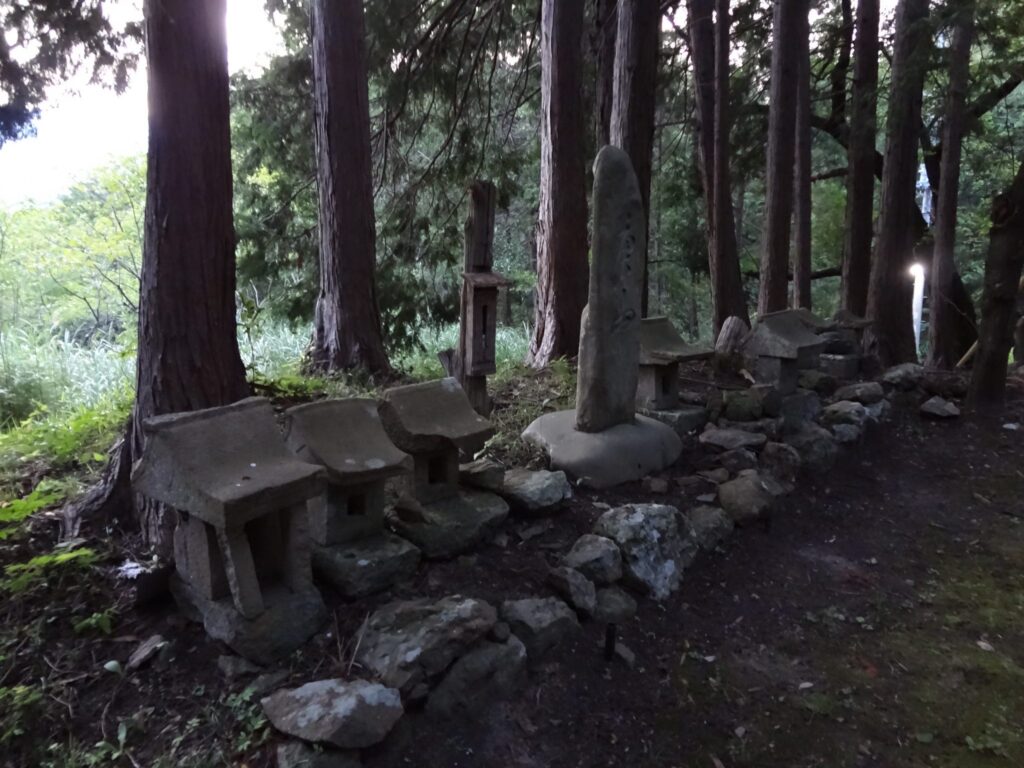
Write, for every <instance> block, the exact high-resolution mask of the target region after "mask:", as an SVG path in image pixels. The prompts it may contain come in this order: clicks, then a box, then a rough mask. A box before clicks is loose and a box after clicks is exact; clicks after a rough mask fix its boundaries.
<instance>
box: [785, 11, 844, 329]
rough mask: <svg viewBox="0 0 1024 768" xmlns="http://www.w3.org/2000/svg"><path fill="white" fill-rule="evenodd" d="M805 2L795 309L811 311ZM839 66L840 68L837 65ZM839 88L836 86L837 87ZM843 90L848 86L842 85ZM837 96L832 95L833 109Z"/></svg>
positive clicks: (808, 29) (800, 36) (798, 105)
mask: <svg viewBox="0 0 1024 768" xmlns="http://www.w3.org/2000/svg"><path fill="white" fill-rule="evenodd" d="M807 11H808V8H807V5H806V0H805V3H804V8H803V12H802V13H801V14H800V19H799V22H800V30H799V34H797V36H796V42H797V44H798V46H799V51H798V53H799V68H798V70H797V72H798V77H797V81H796V91H797V93H796V189H795V193H794V194H795V198H796V200H795V205H794V208H793V211H794V218H795V220H796V227H795V229H796V236H795V240H796V243H795V244H796V248H794V250H793V306H794V307H804V308H806V309H810V308H811V50H810V37H811V27H810V24H809V21H808V14H807ZM837 66H838V65H837ZM834 85H836V84H834ZM842 87H843V88H844V89H845V87H846V84H845V83H843V86H842ZM836 108H837V107H836V106H835V94H833V109H836Z"/></svg>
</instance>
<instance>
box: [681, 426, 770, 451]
mask: <svg viewBox="0 0 1024 768" xmlns="http://www.w3.org/2000/svg"><path fill="white" fill-rule="evenodd" d="M697 441H698V442H699V443H700V444H701V445H703V446H704V447H706V448H710V449H711V450H713V451H731V450H734V449H736V448H750V449H752V450H757V449H758V448H761V447H763V446H764V444H765V443H767V442H768V437H767V436H766V435H759V434H757V433H756V432H748V431H746V430H743V429H720V428H718V427H709V428H708V429H705V430H704V431H703V432H701V433H700V437H699V438H697Z"/></svg>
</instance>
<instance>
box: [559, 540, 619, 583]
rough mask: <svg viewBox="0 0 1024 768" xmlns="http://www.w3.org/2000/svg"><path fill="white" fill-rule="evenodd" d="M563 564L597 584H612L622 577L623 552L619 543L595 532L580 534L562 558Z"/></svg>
mask: <svg viewBox="0 0 1024 768" xmlns="http://www.w3.org/2000/svg"><path fill="white" fill-rule="evenodd" d="M562 564H563V565H565V566H567V567H569V568H573V569H575V570H577V571H579V572H580V573H582V574H583V575H584V576H586V577H587V578H588V579H590V580H591V581H593V582H595V583H597V584H611V583H612V582H614V581H618V580H619V579H621V578H622V552H620V551H619V547H618V545H617V544H616V543H615V542H614V541H612V540H611V539H609V538H607V537H605V536H597V535H595V534H593V533H585V534H583V535H582V536H580V537H579V538H578V539H577V540H576V543H575V544H573V545H572V549H570V550H569V552H568V553H567V554H566V555H565V557H563V558H562Z"/></svg>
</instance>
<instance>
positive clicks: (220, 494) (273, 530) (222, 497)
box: [132, 397, 326, 663]
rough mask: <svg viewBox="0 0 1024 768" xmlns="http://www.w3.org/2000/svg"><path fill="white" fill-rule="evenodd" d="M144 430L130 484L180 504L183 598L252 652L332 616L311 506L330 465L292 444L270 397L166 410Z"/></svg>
mask: <svg viewBox="0 0 1024 768" xmlns="http://www.w3.org/2000/svg"><path fill="white" fill-rule="evenodd" d="M143 430H144V433H145V437H146V447H145V450H144V452H143V454H142V458H141V459H140V460H139V462H138V463H137V464H136V465H135V468H134V469H133V471H132V485H133V487H134V489H135V491H136V492H137V493H140V494H142V495H143V496H146V497H148V498H150V499H152V500H154V501H157V502H160V503H161V504H166V505H168V506H170V507H173V508H174V509H176V510H178V525H177V528H176V529H175V532H174V559H175V566H176V573H175V574H174V575H173V576H172V577H171V591H172V593H173V594H174V597H175V599H176V600H177V602H178V604H179V606H180V607H181V608H182V610H183V611H184V612H185V613H186V615H188V616H189V617H190V618H192V619H194V620H196V621H200V622H202V624H203V626H204V627H205V629H206V631H207V632H208V633H209V634H210V636H211V637H213V638H215V639H217V640H221V641H223V642H225V643H227V644H228V645H229V646H231V647H232V648H233V649H234V650H235V651H237V652H238V653H240V654H241V655H243V656H245V657H247V658H250V659H252V660H253V661H257V662H260V663H267V662H270V661H272V660H274V659H276V658H279V657H281V656H284V655H286V654H288V653H291V652H292V651H294V650H295V649H296V648H298V647H299V646H300V645H301V644H302V643H304V642H305V641H306V640H307V639H308V638H309V637H310V636H311V635H312V634H313V633H314V632H316V631H317V629H318V628H319V627H320V625H321V624H322V623H323V621H324V619H325V618H326V609H325V607H324V604H323V601H322V600H321V599H320V594H319V593H318V592H317V591H316V588H315V587H314V586H313V577H312V571H311V567H310V541H309V528H308V511H307V504H308V502H309V501H310V500H311V499H316V498H318V497H319V496H321V494H323V492H324V488H325V482H324V481H325V473H324V470H323V469H322V468H321V467H318V466H316V465H314V464H307V463H306V462H303V461H300V460H299V459H298V458H296V457H295V456H294V455H293V454H292V453H291V452H290V451H289V450H288V449H287V447H286V446H285V444H284V440H283V438H282V436H281V433H280V431H279V430H278V428H277V422H276V420H275V418H274V411H273V409H272V408H271V406H270V402H269V401H267V400H266V399H264V398H259V397H251V398H248V399H246V400H242V401H240V402H237V403H234V404H233V405H228V406H224V407H221V408H208V409H206V410H201V411H192V412H189V413H178V414H170V415H167V416H158V417H155V418H152V419H147V420H146V421H145V422H144V423H143Z"/></svg>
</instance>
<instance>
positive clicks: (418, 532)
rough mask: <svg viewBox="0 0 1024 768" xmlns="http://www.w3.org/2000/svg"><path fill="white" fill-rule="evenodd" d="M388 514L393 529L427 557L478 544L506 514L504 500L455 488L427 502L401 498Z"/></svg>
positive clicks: (449, 554)
mask: <svg viewBox="0 0 1024 768" xmlns="http://www.w3.org/2000/svg"><path fill="white" fill-rule="evenodd" d="M399 507H400V508H398V509H396V510H395V512H394V514H392V515H391V516H390V522H391V525H392V527H393V528H394V529H395V532H396V533H398V535H399V536H401V537H402V538H404V539H408V540H409V541H411V542H412V543H413V544H415V545H416V546H417V547H419V549H420V551H421V552H422V553H423V556H424V557H427V558H430V559H436V560H440V559H445V558H449V557H455V555H459V554H462V553H463V552H466V551H468V550H470V549H473V548H474V547H476V546H478V545H479V544H481V543H482V542H484V541H485V540H487V539H488V538H490V537H491V536H493V535H494V534H495V533H497V531H498V529H499V528H500V527H501V524H502V523H503V522H504V521H505V518H507V517H508V504H506V503H505V501H504V500H502V499H501V498H499V497H498V496H495V495H494V494H493V493H488V492H487V491H476V490H469V489H461V490H459V491H458V492H457V493H456V494H455V496H453V497H451V498H448V499H441V500H440V501H435V502H433V503H431V504H422V505H420V504H415V503H414V502H411V501H410V500H407V499H406V500H402V501H401V502H400V503H399Z"/></svg>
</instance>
